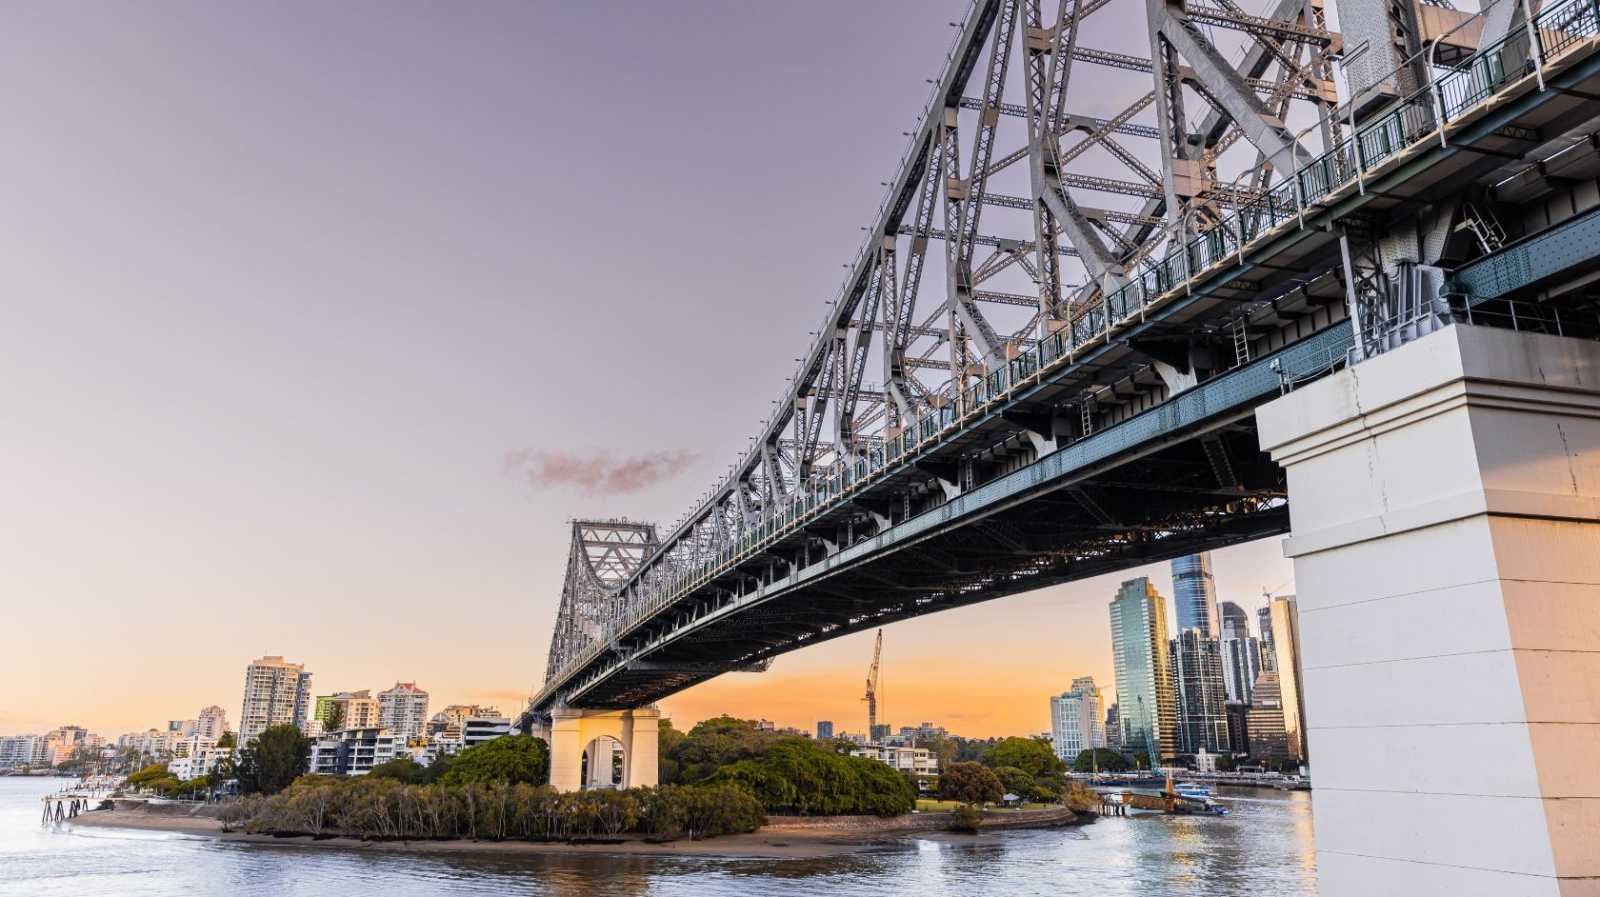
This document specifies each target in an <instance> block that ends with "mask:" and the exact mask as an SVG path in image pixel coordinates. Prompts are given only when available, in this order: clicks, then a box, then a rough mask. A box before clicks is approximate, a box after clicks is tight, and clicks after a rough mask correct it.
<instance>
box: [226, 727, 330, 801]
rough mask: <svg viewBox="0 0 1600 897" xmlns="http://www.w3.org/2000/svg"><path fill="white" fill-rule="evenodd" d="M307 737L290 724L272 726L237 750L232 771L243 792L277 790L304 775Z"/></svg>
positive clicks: (271, 791) (309, 742) (308, 748)
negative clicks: (237, 754)
mask: <svg viewBox="0 0 1600 897" xmlns="http://www.w3.org/2000/svg"><path fill="white" fill-rule="evenodd" d="M310 754H311V740H310V739H309V738H306V737H305V736H304V735H302V734H300V730H299V729H298V728H296V727H294V726H292V725H287V724H285V725H282V726H273V727H272V728H270V729H267V730H266V731H264V732H262V733H261V734H260V735H257V736H256V737H255V739H254V740H253V741H251V742H250V743H249V744H247V745H245V746H244V747H243V748H242V749H240V751H239V756H238V760H237V761H236V762H235V764H234V775H236V776H237V777H238V779H239V790H240V791H242V792H244V793H245V794H277V793H278V792H279V791H282V790H283V789H285V788H287V787H289V784H290V783H291V782H293V781H294V780H295V779H297V778H299V777H300V776H303V775H305V772H306V769H307V767H308V766H309V763H310Z"/></svg>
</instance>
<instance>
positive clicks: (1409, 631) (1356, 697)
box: [1257, 326, 1600, 897]
mask: <svg viewBox="0 0 1600 897" xmlns="http://www.w3.org/2000/svg"><path fill="white" fill-rule="evenodd" d="M1257 422H1258V424H1259V431H1260V436H1261V444H1262V447H1263V448H1264V449H1266V450H1268V451H1270V452H1271V453H1272V457H1273V458H1274V460H1276V461H1278V462H1279V463H1280V464H1282V465H1283V466H1284V467H1285V469H1286V471H1287V475H1288V482H1289V498H1290V514H1291V526H1292V534H1291V536H1290V537H1289V538H1288V539H1287V540H1285V543H1284V545H1285V554H1287V555H1288V556H1289V557H1291V558H1293V559H1294V567H1295V580H1296V591H1297V593H1298V602H1299V616H1300V633H1301V648H1302V652H1303V666H1304V677H1305V681H1304V687H1305V706H1306V724H1307V730H1308V733H1309V740H1310V758H1311V761H1312V764H1313V768H1314V780H1315V786H1316V791H1315V799H1314V801H1313V807H1314V810H1313V813H1314V819H1315V828H1316V839H1317V865H1318V873H1319V876H1320V878H1321V893H1322V895H1323V897H1387V895H1395V897H1400V895H1406V897H1410V895H1417V894H1450V895H1452V897H1474V895H1496V897H1499V895H1507V894H1517V895H1552V897H1553V895H1577V894H1600V835H1597V833H1600V773H1597V772H1596V763H1595V759H1596V757H1597V756H1600V748H1597V745H1600V344H1596V343H1592V342H1584V341H1578V340H1571V339H1562V338H1559V337H1552V336H1543V335H1538V334H1526V333H1515V332H1511V331H1505V330H1492V329H1488V328H1479V327H1469V326H1454V327H1447V328H1445V329H1443V330H1441V331H1438V332H1436V333H1433V334H1431V335H1429V336H1426V337H1424V338H1422V339H1420V340H1417V341H1415V342H1412V343H1409V344H1407V345H1404V346H1401V347H1399V348H1397V349H1394V350H1393V351H1390V352H1387V353H1385V354H1383V355H1380V356H1378V357H1376V358H1373V359H1371V360H1368V361H1366V362H1365V363H1362V364H1360V365H1357V366H1355V367H1353V368H1351V369H1348V370H1345V371H1342V372H1340V373H1339V374H1337V375H1335V376H1333V377H1330V378H1327V379H1326V380H1323V381H1319V382H1317V383H1313V384H1311V385H1309V386H1307V387H1305V388H1304V389H1300V390H1297V391H1295V392H1293V393H1291V394H1289V395H1288V396H1286V397H1284V398H1282V399H1279V400H1277V401H1275V402H1272V403H1271V404H1269V405H1266V406H1264V407H1263V408H1261V409H1260V411H1258V412H1257Z"/></svg>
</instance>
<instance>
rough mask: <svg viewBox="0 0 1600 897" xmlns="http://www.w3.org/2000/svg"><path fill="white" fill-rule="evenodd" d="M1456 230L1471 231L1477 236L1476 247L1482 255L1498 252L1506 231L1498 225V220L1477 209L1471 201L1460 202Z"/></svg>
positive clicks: (1503, 243) (1504, 241)
mask: <svg viewBox="0 0 1600 897" xmlns="http://www.w3.org/2000/svg"><path fill="white" fill-rule="evenodd" d="M1456 230H1458V231H1463V230H1465V231H1471V232H1472V235H1473V236H1474V237H1477V238H1478V248H1479V249H1481V250H1483V254H1484V255H1490V254H1493V253H1496V252H1499V251H1500V250H1501V249H1503V248H1505V245H1506V231H1505V228H1503V227H1501V226H1500V222H1499V220H1497V219H1496V218H1495V217H1494V216H1493V215H1486V214H1484V213H1483V212H1480V211H1478V207H1477V206H1475V205H1473V204H1472V203H1470V202H1469V203H1462V205H1461V223H1460V224H1458V225H1456Z"/></svg>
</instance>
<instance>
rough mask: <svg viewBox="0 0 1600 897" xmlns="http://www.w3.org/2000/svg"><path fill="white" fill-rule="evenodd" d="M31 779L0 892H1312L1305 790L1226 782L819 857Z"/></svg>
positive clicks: (397, 896)
mask: <svg viewBox="0 0 1600 897" xmlns="http://www.w3.org/2000/svg"><path fill="white" fill-rule="evenodd" d="M49 790H53V786H52V785H50V784H49V783H42V782H40V781H39V780H22V779H0V895H12V894H16V895H24V894H26V895H29V897H52V895H71V897H101V895H104V897H113V895H114V897H142V895H168V894H173V893H179V892H183V893H187V894H190V895H194V897H208V895H218V897H221V895H227V897H269V895H270V897H313V895H316V897H320V895H325V894H332V893H352V894H384V895H386V897H413V895H416V897H421V895H429V897H433V895H441V894H448V895H470V894H493V895H496V897H505V895H550V897H577V895H590V894H606V895H612V894H617V895H625V897H631V895H684V897H689V895H693V897H707V895H710V897H719V895H746V894H752V893H761V894H775V895H791V894H792V895H806V897H815V895H816V894H817V893H818V892H819V889H829V888H832V887H835V886H837V885H839V884H841V883H843V884H848V885H850V886H852V887H854V886H862V887H867V888H874V889H881V890H883V891H890V890H893V891H895V892H900V893H927V894H950V895H957V897H969V895H970V897H979V895H983V897H989V895H1023V894H1027V895H1033V894H1040V895H1043V894H1050V895H1071V894H1084V895H1095V897H1116V895H1165V894H1206V895H1235V894H1271V895H1275V897H1276V895H1313V894H1315V893H1316V865H1315V859H1314V854H1313V851H1312V841H1311V835H1312V832H1311V800H1310V795H1308V794H1303V793H1296V794H1277V793H1274V792H1263V791H1243V790H1241V791H1237V792H1225V793H1223V794H1222V795H1221V796H1222V797H1223V798H1225V799H1227V803H1228V805H1229V807H1230V808H1231V809H1232V813H1231V814H1230V815H1228V816H1226V817H1222V818H1211V817H1207V818H1198V817H1191V818H1183V817H1160V816H1133V817H1127V818H1113V819H1105V820H1102V821H1100V822H1098V823H1096V824H1094V825H1092V826H1088V827H1085V828H1079V829H1058V830H1047V831H1031V832H1012V833H998V832H991V833H987V834H983V835H979V836H977V837H971V836H958V835H935V836H931V837H922V838H915V839H907V840H904V841H899V842H895V843H894V844H892V845H891V846H887V847H884V848H881V849H877V850H874V851H872V852H869V853H863V854H854V855H850V856H842V857H830V858H824V859H808V860H801V859H781V860H774V859H746V860H721V859H698V858H692V857H638V856H602V855H594V854H576V855H574V854H493V853H491V854H456V853H449V854H444V853H433V854H428V853H415V854H413V853H399V852H393V853H391V852H376V851H372V852H368V851H352V850H342V849H330V848H325V847H313V846H309V845H295V844H281V845H280V844H268V845H259V844H231V843H226V842H217V841H212V840H210V839H196V838H188V837H182V836H170V835H165V834H152V833H148V832H124V831H113V830H107V829H92V830H90V829H80V830H78V831H77V832H71V831H60V832H53V833H52V832H46V831H41V830H40V829H39V826H38V816H37V813H38V807H37V803H36V801H37V797H38V795H39V794H42V793H44V792H46V791H49Z"/></svg>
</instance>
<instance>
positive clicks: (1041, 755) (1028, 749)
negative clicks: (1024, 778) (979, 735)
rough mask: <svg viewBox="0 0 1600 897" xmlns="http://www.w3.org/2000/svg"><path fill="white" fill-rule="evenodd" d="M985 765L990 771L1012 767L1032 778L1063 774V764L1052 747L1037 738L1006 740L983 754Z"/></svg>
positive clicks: (1064, 765)
mask: <svg viewBox="0 0 1600 897" xmlns="http://www.w3.org/2000/svg"><path fill="white" fill-rule="evenodd" d="M983 765H984V766H987V767H989V768H990V769H998V768H999V767H1002V766H1012V767H1016V768H1017V769H1020V770H1022V771H1023V772H1024V773H1027V775H1028V776H1029V777H1030V778H1038V777H1039V776H1041V775H1051V774H1055V773H1059V772H1062V771H1064V770H1065V769H1066V764H1065V763H1063V762H1061V760H1060V758H1058V757H1057V756H1056V753H1055V751H1054V750H1052V749H1051V748H1050V745H1048V744H1046V743H1044V742H1043V741H1041V740H1039V739H1037V738H1016V737H1012V738H1006V739H1003V740H1002V741H1000V742H999V743H997V744H995V745H994V746H993V747H991V748H989V749H988V750H987V751H984V752H983Z"/></svg>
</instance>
